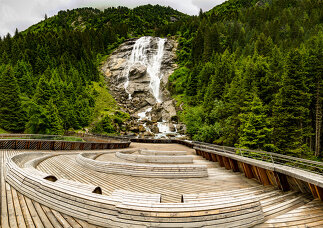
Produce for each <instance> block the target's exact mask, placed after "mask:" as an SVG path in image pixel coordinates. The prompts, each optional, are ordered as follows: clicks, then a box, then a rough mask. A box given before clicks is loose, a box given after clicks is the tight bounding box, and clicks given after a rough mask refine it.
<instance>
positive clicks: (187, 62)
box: [157, 0, 323, 157]
mask: <svg viewBox="0 0 323 228" xmlns="http://www.w3.org/2000/svg"><path fill="white" fill-rule="evenodd" d="M228 15H229V16H228ZM322 15H323V7H322V1H320V0H302V1H299V0H272V1H258V2H255V1H244V0H241V1H239V0H238V1H228V2H225V3H224V4H222V5H220V6H217V7H215V8H214V9H213V10H211V11H209V12H207V13H203V12H200V15H199V16H197V17H191V18H189V19H185V20H181V21H179V22H177V23H174V24H171V25H169V26H164V27H161V28H160V29H159V30H158V32H157V33H158V34H159V35H167V34H169V35H177V36H178V37H179V38H178V41H179V49H178V62H179V65H180V67H179V68H178V69H177V70H176V71H175V72H174V74H173V75H172V76H171V77H170V78H169V89H170V90H171V92H172V93H173V95H174V97H175V98H176V99H177V101H178V103H179V104H182V103H183V104H185V105H184V110H183V111H182V113H181V115H180V117H181V119H182V120H183V121H184V122H185V123H186V125H187V133H188V134H189V135H190V136H191V137H192V138H193V139H194V140H201V141H206V142H211V143H213V142H214V143H217V144H223V145H229V146H238V147H243V148H250V149H263V150H268V151H273V152H280V153H284V154H293V155H297V156H304V157H310V156H313V155H315V156H321V146H320V145H321V144H322V137H321V134H322V131H321V129H322V80H323V77H322V75H323V57H322V55H323V24H322ZM181 107H182V106H181Z"/></svg>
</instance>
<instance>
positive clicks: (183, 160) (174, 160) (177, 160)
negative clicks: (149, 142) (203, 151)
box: [115, 151, 194, 164]
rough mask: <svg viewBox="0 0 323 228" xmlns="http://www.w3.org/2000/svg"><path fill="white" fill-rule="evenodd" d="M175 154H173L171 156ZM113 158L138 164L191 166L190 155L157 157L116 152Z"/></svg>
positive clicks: (191, 157) (157, 155) (154, 155)
mask: <svg viewBox="0 0 323 228" xmlns="http://www.w3.org/2000/svg"><path fill="white" fill-rule="evenodd" d="M174 153H175V154H176V152H173V154H174ZM115 156H116V157H118V158H121V159H124V160H128V161H133V162H138V163H162V164H163V163H166V164H192V163H193V158H194V157H193V156H192V155H176V156H175V155H172V156H169V155H167V154H166V155H159V154H141V153H139V154H134V153H133V152H132V153H131V152H129V151H117V152H116V153H115Z"/></svg>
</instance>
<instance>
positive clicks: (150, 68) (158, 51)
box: [122, 36, 176, 138]
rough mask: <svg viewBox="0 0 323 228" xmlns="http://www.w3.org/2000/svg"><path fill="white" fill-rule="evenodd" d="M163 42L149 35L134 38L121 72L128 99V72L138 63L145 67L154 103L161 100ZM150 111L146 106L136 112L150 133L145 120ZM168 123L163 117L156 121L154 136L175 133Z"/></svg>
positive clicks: (129, 93) (139, 120)
mask: <svg viewBox="0 0 323 228" xmlns="http://www.w3.org/2000/svg"><path fill="white" fill-rule="evenodd" d="M165 43H166V39H163V38H157V37H156V38H153V37H150V36H144V37H141V38H139V39H138V40H136V42H135V44H134V45H133V48H132V51H131V54H130V56H129V58H128V62H127V66H126V68H125V69H124V71H123V72H122V74H123V77H124V78H126V82H125V84H124V89H125V91H126V92H127V93H128V95H129V100H131V99H132V97H131V92H130V91H129V89H128V87H129V84H130V83H131V82H130V81H129V80H130V79H129V73H130V70H131V68H132V67H133V66H134V65H136V64H138V63H139V64H140V65H143V66H145V67H146V70H147V75H148V76H149V78H150V81H149V88H150V93H151V94H152V95H153V97H154V98H155V101H156V103H162V102H163V100H162V96H161V94H160V82H161V79H162V78H163V76H164V75H163V74H162V72H161V65H162V60H163V57H164V53H165ZM155 45H156V46H155ZM151 111H152V107H151V106H150V107H148V106H146V107H145V109H144V110H141V112H139V113H138V117H139V119H138V122H144V123H143V126H144V128H145V129H146V131H147V132H150V133H151V129H150V128H149V127H148V126H147V124H146V122H145V120H147V119H148V120H151V118H150V117H148V118H147V113H150V112H151ZM146 118H147V119H146ZM169 124H170V123H168V122H166V120H164V119H163V120H162V121H161V122H157V127H158V129H159V134H156V135H155V136H156V137H158V138H160V137H166V136H167V135H169V134H175V133H176V132H172V131H171V130H170V127H169V126H170V125H169Z"/></svg>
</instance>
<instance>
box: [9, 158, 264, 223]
mask: <svg viewBox="0 0 323 228" xmlns="http://www.w3.org/2000/svg"><path fill="white" fill-rule="evenodd" d="M40 154H41V153H40ZM22 156H23V155H19V159H20V160H23V159H22ZM26 156H28V154H27V155H26ZM29 157H30V156H29ZM33 159H37V158H33ZM14 160H18V158H15V156H14V157H12V159H11V158H10V159H9V160H8V162H7V163H6V167H5V169H6V172H5V179H6V181H7V182H8V183H9V184H10V185H11V186H12V187H13V188H15V189H16V190H17V191H19V192H20V193H21V194H23V195H25V196H26V197H29V198H30V199H32V200H34V201H36V202H38V203H40V204H42V205H45V206H47V207H49V208H52V209H54V210H56V211H59V212H61V213H64V214H67V215H69V216H73V217H75V218H79V219H86V221H88V222H89V223H92V224H95V225H100V226H108V227H111V226H114V227H124V226H171V227H183V226H185V227H199V226H204V225H219V224H222V225H225V226H233V225H234V224H259V223H261V222H263V220H264V215H263V212H262V207H261V205H260V202H259V200H258V199H256V198H252V197H249V198H247V197H246V198H239V199H237V198H236V199H231V200H226V201H225V202H223V201H222V202H220V201H214V200H212V201H210V202H194V203H160V195H158V194H142V193H129V192H125V191H121V192H119V194H118V192H116V193H115V194H114V195H115V196H118V197H115V196H113V194H112V196H104V195H98V194H93V193H92V192H88V191H85V190H82V189H81V187H80V186H79V184H78V183H77V182H72V181H68V180H64V179H58V180H57V181H55V182H52V181H48V180H46V179H44V178H43V177H42V176H41V175H38V174H37V173H35V172H34V173H30V170H28V169H32V167H27V168H21V167H19V166H18V165H17V164H16V163H15V162H14ZM23 162H28V160H27V159H26V160H23ZM30 164H32V162H30ZM72 185H76V186H72ZM147 198H148V199H150V200H144V199H147ZM224 218H225V219H224ZM228 218H230V219H228Z"/></svg>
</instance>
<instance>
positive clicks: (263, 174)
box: [257, 167, 270, 186]
mask: <svg viewBox="0 0 323 228" xmlns="http://www.w3.org/2000/svg"><path fill="white" fill-rule="evenodd" d="M257 170H258V173H259V176H260V181H261V183H262V184H263V185H264V186H266V185H270V181H269V178H268V176H267V173H266V170H265V169H263V168H260V167H257Z"/></svg>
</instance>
